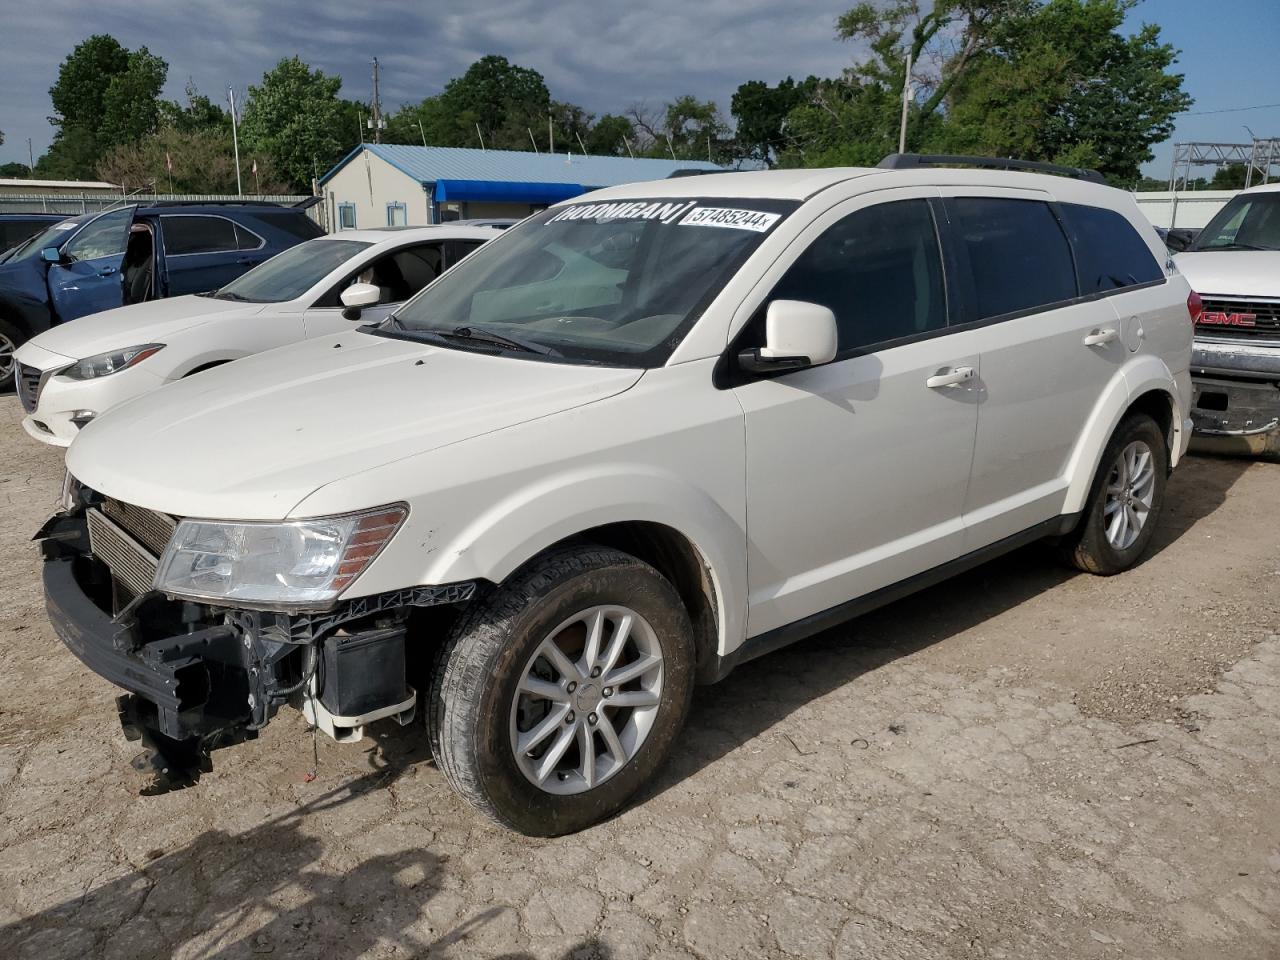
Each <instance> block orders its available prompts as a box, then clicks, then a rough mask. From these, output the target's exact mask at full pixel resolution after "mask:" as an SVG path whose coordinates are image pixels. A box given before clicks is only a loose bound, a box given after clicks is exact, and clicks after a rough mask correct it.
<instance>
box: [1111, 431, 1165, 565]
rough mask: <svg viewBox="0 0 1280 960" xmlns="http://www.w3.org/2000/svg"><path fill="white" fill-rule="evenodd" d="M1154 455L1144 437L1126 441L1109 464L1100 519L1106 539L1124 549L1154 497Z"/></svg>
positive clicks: (1138, 530) (1138, 531)
mask: <svg viewBox="0 0 1280 960" xmlns="http://www.w3.org/2000/svg"><path fill="white" fill-rule="evenodd" d="M1155 489H1156V469H1155V456H1154V455H1153V454H1152V452H1151V448H1150V447H1149V446H1147V444H1146V442H1145V441H1143V440H1134V441H1132V442H1131V443H1129V444H1127V445H1126V446H1125V447H1124V448H1123V449H1122V450H1121V451H1120V455H1119V456H1118V457H1116V460H1115V462H1114V463H1113V464H1112V465H1111V472H1110V474H1109V475H1108V477H1107V501H1106V504H1105V505H1104V506H1103V509H1102V522H1103V525H1104V528H1105V530H1106V534H1107V542H1108V543H1110V544H1111V546H1112V547H1114V548H1115V549H1116V550H1127V549H1129V548H1130V547H1131V546H1133V544H1134V543H1135V542H1136V541H1137V539H1138V536H1139V534H1141V533H1142V528H1143V527H1144V526H1145V525H1146V522H1147V517H1148V516H1149V515H1150V513H1151V504H1152V502H1153V500H1154V499H1155Z"/></svg>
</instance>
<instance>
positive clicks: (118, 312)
mask: <svg viewBox="0 0 1280 960" xmlns="http://www.w3.org/2000/svg"><path fill="white" fill-rule="evenodd" d="M263 307H264V305H263V304H261V303H250V304H246V303H238V302H236V301H234V300H217V299H215V298H213V297H194V296H191V297H172V298H171V299H168V300H150V301H148V302H147V303H137V304H134V305H133V306H129V307H117V308H116V309H114V310H104V311H102V312H101V313H91V314H89V315H88V316H86V317H80V318H79V319H78V320H72V321H71V322H70V323H62V324H59V325H58V326H56V327H54V328H52V329H51V330H46V331H45V332H44V333H42V334H40V335H39V336H38V337H35V338H34V339H32V340H31V341H30V342H31V343H34V344H35V345H36V346H38V347H41V348H42V349H44V350H47V351H48V352H50V353H56V354H58V355H59V356H62V357H66V358H67V359H68V360H82V359H84V358H85V357H92V356H96V355H97V354H99V353H106V352H107V351H108V350H120V349H122V348H124V347H136V346H137V345H138V344H142V343H164V339H165V337H168V336H171V335H173V334H175V333H177V332H178V331H179V330H186V329H187V328H188V327H193V326H196V325H197V324H200V323H204V322H205V321H207V320H213V319H215V318H217V317H225V316H227V315H228V314H231V313H242V314H246V315H250V314H255V313H259V312H261V311H262V309H263Z"/></svg>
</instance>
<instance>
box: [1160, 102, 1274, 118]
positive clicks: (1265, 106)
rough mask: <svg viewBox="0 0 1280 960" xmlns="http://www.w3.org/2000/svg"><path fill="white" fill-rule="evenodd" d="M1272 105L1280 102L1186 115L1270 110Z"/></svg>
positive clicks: (1187, 115) (1201, 111)
mask: <svg viewBox="0 0 1280 960" xmlns="http://www.w3.org/2000/svg"><path fill="white" fill-rule="evenodd" d="M1272 107H1280V103H1259V104H1256V105H1255V106H1252V107H1227V108H1226V109H1225V110H1195V111H1193V112H1191V113H1184V114H1183V116H1184V117H1204V116H1208V115H1209V114H1211V113H1242V112H1244V111H1245V110H1270V109H1271V108H1272Z"/></svg>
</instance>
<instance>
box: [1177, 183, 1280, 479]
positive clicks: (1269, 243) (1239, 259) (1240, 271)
mask: <svg viewBox="0 0 1280 960" xmlns="http://www.w3.org/2000/svg"><path fill="white" fill-rule="evenodd" d="M1176 259H1177V263H1178V268H1179V269H1180V270H1181V271H1182V272H1183V274H1184V275H1185V276H1186V277H1187V279H1188V280H1189V281H1190V282H1191V288H1192V289H1193V290H1195V291H1196V292H1197V293H1198V294H1199V295H1200V297H1201V310H1200V314H1199V317H1198V318H1197V320H1196V339H1195V350H1194V353H1193V354H1192V360H1191V372H1192V376H1193V378H1194V384H1195V399H1194V405H1193V409H1192V411H1191V416H1192V420H1193V421H1194V422H1195V433H1196V436H1197V437H1198V438H1199V440H1200V442H1201V443H1202V444H1203V445H1206V446H1212V447H1215V448H1219V449H1222V450H1223V451H1224V452H1225V451H1231V450H1235V451H1238V452H1243V453H1252V454H1256V455H1260V456H1264V457H1267V458H1280V183H1273V184H1268V185H1266V186H1262V187H1255V188H1253V189H1252V190H1244V191H1242V192H1241V193H1239V194H1237V195H1236V196H1235V197H1234V198H1233V199H1232V200H1231V202H1230V203H1228V204H1227V205H1226V206H1225V207H1223V208H1222V210H1221V211H1220V212H1219V213H1218V215H1217V216H1216V217H1214V218H1213V220H1212V221H1210V223H1209V225H1208V226H1207V227H1205V228H1204V230H1203V231H1202V232H1201V234H1200V236H1199V237H1197V238H1196V242H1195V243H1194V244H1193V245H1192V246H1191V248H1190V249H1189V250H1188V251H1187V252H1186V253H1183V254H1179V255H1178V257H1177V258H1176Z"/></svg>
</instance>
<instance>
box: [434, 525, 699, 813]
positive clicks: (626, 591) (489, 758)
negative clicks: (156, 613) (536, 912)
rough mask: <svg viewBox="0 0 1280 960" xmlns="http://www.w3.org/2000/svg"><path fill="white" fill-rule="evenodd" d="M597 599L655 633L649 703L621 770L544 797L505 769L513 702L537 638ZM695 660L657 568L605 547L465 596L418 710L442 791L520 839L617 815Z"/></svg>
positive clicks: (556, 555) (689, 682) (658, 752)
mask: <svg viewBox="0 0 1280 960" xmlns="http://www.w3.org/2000/svg"><path fill="white" fill-rule="evenodd" d="M606 604H619V605H624V606H626V607H628V608H630V609H631V610H633V611H635V612H636V613H638V614H639V615H640V616H641V617H643V618H644V619H645V620H646V621H647V622H648V624H649V626H650V627H651V628H652V630H653V633H654V635H656V638H657V641H658V643H659V646H660V649H661V653H662V658H663V674H662V690H661V694H660V696H659V700H658V708H657V711H656V713H655V714H654V719H653V724H652V726H651V727H650V728H649V731H648V734H647V736H646V737H645V739H644V740H643V742H642V743H641V744H640V747H639V749H638V751H637V752H636V753H635V755H634V756H633V757H631V759H630V760H629V761H628V762H627V763H626V765H625V766H623V767H621V768H620V769H618V770H617V772H615V773H613V774H612V775H611V776H610V777H608V779H604V780H603V781H602V782H600V783H599V784H598V785H597V786H595V787H594V788H592V789H588V790H586V791H585V792H582V793H577V794H572V795H567V796H566V795H558V794H553V793H548V792H545V791H544V790H542V789H541V788H540V787H538V786H537V785H536V784H535V783H533V782H532V781H531V780H529V779H528V778H526V776H525V775H524V774H523V773H522V772H521V770H520V768H519V766H518V765H517V763H516V757H515V753H514V750H513V747H512V743H511V732H510V726H509V724H510V723H511V717H512V704H513V698H514V697H515V694H516V690H517V686H518V684H519V683H520V680H521V676H522V674H523V672H524V669H525V667H526V665H527V664H528V663H529V661H530V658H531V657H533V656H534V652H535V651H536V650H537V649H538V647H539V645H540V644H541V643H542V642H543V640H545V639H546V638H547V637H548V636H549V635H551V632H552V631H554V630H555V629H556V627H557V626H558V625H560V624H561V623H563V622H564V621H565V620H566V619H567V618H570V617H572V616H573V615H574V614H575V613H577V612H579V611H582V610H587V609H590V608H591V607H594V606H598V605H606ZM695 659H696V658H695V651H694V643H693V630H692V627H691V626H690V623H689V617H688V614H687V613H686V611H685V608H684V605H683V604H682V603H681V601H680V597H679V595H678V594H677V593H676V591H675V589H674V588H673V587H672V586H671V584H670V583H669V582H668V581H667V580H666V579H665V578H664V577H663V576H662V575H661V574H660V573H658V571H657V570H655V569H654V568H653V567H651V566H649V565H648V564H646V563H643V562H642V561H640V560H637V559H636V558H635V557H632V556H630V555H629V554H625V553H622V552H620V551H617V550H613V549H610V548H606V547H600V546H595V545H591V544H584V545H581V546H579V547H576V548H570V549H563V550H557V551H555V552H552V553H549V554H546V555H544V556H542V557H540V558H538V559H536V560H534V561H531V562H530V563H529V564H527V565H526V566H524V567H523V568H521V569H520V570H518V571H517V572H516V573H515V574H513V575H512V576H511V577H510V578H508V579H507V581H506V582H504V583H503V584H501V585H500V586H499V587H498V588H497V589H496V590H494V591H493V592H492V593H490V594H488V595H487V596H484V597H482V598H480V599H478V600H477V601H475V602H474V603H473V604H472V605H471V607H470V608H469V609H468V610H467V611H466V613H465V614H464V615H463V616H462V617H461V618H460V619H459V622H458V623H457V624H456V625H455V627H454V629H453V630H452V632H451V634H450V636H449V638H448V640H447V641H446V642H445V643H444V644H443V645H442V646H441V649H440V651H439V653H438V655H437V659H436V664H435V669H434V670H433V672H432V679H431V686H430V692H429V695H428V702H427V709H426V719H427V733H428V737H429V739H430V743H431V750H432V753H433V754H434V756H435V759H436V763H437V765H438V766H439V768H440V770H441V771H442V772H443V773H444V775H445V777H446V778H447V779H448V781H449V783H450V785H451V786H452V787H453V788H454V789H455V790H457V791H458V793H459V794H461V795H462V796H463V797H464V798H465V799H466V800H468V801H469V802H470V803H472V804H473V805H474V806H476V807H477V808H478V809H479V810H481V811H482V812H483V813H485V814H486V815H487V816H489V817H491V818H492V819H493V820H495V821H497V822H498V823H499V824H501V825H503V826H505V827H508V828H510V829H512V830H516V831H519V832H520V833H523V834H526V835H529V836H543V837H551V836H559V835H561V834H565V833H572V832H574V831H577V830H582V829H584V828H585V827H589V826H591V825H592V824H594V823H597V822H599V821H600V820H603V819H605V818H607V817H609V816H610V815H612V814H614V813H616V812H617V811H618V810H619V809H621V808H622V806H623V805H624V804H625V803H626V802H627V800H628V799H629V798H630V797H631V795H632V794H633V793H635V791H636V790H637V789H639V788H640V786H641V785H643V784H644V783H645V782H646V781H647V780H649V779H650V777H652V776H653V774H654V773H655V772H656V771H657V769H658V768H659V766H661V764H662V762H663V761H664V760H665V759H666V757H667V755H668V753H670V751H671V747H672V744H673V743H674V741H675V738H676V736H677V734H678V733H679V732H680V729H681V727H682V726H683V724H684V720H685V716H686V714H687V713H688V710H689V703H690V700H691V698H692V694H693V675H694V666H695ZM584 685H585V681H584ZM592 716H593V717H594V714H592Z"/></svg>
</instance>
